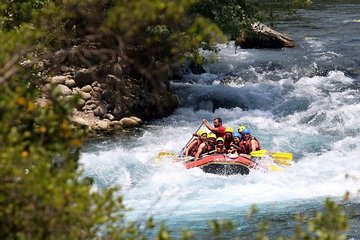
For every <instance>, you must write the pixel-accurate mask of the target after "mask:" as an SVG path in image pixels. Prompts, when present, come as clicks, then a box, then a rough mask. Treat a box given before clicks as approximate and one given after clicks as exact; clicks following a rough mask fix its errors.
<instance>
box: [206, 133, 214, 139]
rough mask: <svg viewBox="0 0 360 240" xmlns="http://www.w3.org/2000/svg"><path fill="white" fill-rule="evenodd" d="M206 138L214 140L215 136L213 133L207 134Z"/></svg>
mask: <svg viewBox="0 0 360 240" xmlns="http://www.w3.org/2000/svg"><path fill="white" fill-rule="evenodd" d="M207 138H214V139H216V135H215V133H209V134H208V136H207Z"/></svg>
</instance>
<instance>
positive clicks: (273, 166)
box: [270, 164, 283, 172]
mask: <svg viewBox="0 0 360 240" xmlns="http://www.w3.org/2000/svg"><path fill="white" fill-rule="evenodd" d="M270 170H271V171H274V172H278V171H283V168H282V167H280V166H278V165H276V164H271V166H270Z"/></svg>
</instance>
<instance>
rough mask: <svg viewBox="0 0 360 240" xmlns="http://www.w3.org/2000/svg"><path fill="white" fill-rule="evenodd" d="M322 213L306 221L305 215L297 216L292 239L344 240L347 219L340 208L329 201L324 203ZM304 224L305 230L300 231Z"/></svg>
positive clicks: (317, 213)
mask: <svg viewBox="0 0 360 240" xmlns="http://www.w3.org/2000/svg"><path fill="white" fill-rule="evenodd" d="M324 207H325V210H324V212H316V213H315V216H314V217H313V218H312V219H310V220H308V219H307V218H306V216H305V215H298V216H297V220H298V224H297V226H296V227H295V234H294V239H309V240H311V239H318V240H345V239H346V231H347V230H348V219H347V216H346V214H345V212H344V211H343V209H342V207H341V206H340V205H338V204H336V203H335V202H334V201H332V200H330V199H326V201H325V206H324ZM304 222H307V228H306V229H302V228H303V225H304Z"/></svg>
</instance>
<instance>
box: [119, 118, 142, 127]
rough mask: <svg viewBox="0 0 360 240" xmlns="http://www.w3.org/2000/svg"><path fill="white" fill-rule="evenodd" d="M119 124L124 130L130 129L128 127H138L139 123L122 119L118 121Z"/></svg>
mask: <svg viewBox="0 0 360 240" xmlns="http://www.w3.org/2000/svg"><path fill="white" fill-rule="evenodd" d="M120 123H121V125H122V126H123V127H124V128H130V127H137V126H139V123H138V122H137V121H135V120H134V119H132V118H129V117H125V118H122V119H121V120H120Z"/></svg>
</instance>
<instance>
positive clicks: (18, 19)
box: [0, 0, 50, 30]
mask: <svg viewBox="0 0 360 240" xmlns="http://www.w3.org/2000/svg"><path fill="white" fill-rule="evenodd" d="M49 1H50V0H22V1H14V0H4V1H3V3H1V4H0V16H1V17H0V28H2V29H4V30H9V29H12V28H16V27H20V26H21V24H22V23H28V22H30V21H31V20H32V18H33V15H36V14H37V13H38V12H39V11H38V10H39V9H41V8H42V7H43V6H45V5H46V4H47V3H48V2H49Z"/></svg>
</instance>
